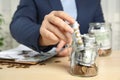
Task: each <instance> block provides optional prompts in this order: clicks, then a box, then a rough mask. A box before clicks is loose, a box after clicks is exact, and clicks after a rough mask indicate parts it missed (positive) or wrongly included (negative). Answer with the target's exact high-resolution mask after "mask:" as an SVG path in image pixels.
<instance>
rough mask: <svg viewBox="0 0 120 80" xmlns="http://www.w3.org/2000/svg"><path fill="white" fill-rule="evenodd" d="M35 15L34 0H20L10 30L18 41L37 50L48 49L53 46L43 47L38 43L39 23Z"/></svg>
mask: <svg viewBox="0 0 120 80" xmlns="http://www.w3.org/2000/svg"><path fill="white" fill-rule="evenodd" d="M37 16H38V13H37V7H36V5H35V2H34V0H20V4H19V6H18V8H17V10H16V12H15V14H14V16H13V20H12V22H11V24H10V32H11V34H12V36H13V37H14V38H15V39H16V40H17V41H18V42H19V43H21V44H24V45H26V46H27V47H29V48H31V49H34V50H35V51H38V52H40V51H48V50H50V49H51V48H52V47H53V46H49V47H45V49H44V48H43V47H42V46H39V44H38V40H39V37H40V32H39V28H40V24H38V21H37Z"/></svg>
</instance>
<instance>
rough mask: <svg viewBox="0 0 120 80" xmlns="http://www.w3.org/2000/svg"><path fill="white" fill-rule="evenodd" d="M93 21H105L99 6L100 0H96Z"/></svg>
mask: <svg viewBox="0 0 120 80" xmlns="http://www.w3.org/2000/svg"><path fill="white" fill-rule="evenodd" d="M94 15H95V16H94V18H93V22H105V20H104V15H103V11H102V7H101V0H98V4H97V7H96V11H95V14H94Z"/></svg>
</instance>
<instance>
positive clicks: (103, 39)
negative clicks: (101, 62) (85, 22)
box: [89, 23, 112, 56]
mask: <svg viewBox="0 0 120 80" xmlns="http://www.w3.org/2000/svg"><path fill="white" fill-rule="evenodd" d="M89 34H94V35H95V38H96V41H97V44H98V45H99V50H98V53H99V56H108V55H110V54H111V52H112V41H111V40H112V30H111V24H110V23H90V28H89Z"/></svg>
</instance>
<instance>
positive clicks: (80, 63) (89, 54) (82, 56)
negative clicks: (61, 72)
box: [70, 22, 98, 77]
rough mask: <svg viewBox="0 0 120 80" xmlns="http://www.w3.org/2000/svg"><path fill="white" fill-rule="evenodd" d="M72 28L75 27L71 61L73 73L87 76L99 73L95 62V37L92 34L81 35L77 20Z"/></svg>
mask: <svg viewBox="0 0 120 80" xmlns="http://www.w3.org/2000/svg"><path fill="white" fill-rule="evenodd" d="M72 28H73V29H74V34H73V44H72V48H73V51H72V53H71V63H70V68H71V69H70V72H71V74H72V75H77V76H86V77H88V76H89V77H90V76H95V75H97V71H98V69H97V66H96V63H95V59H96V57H97V48H96V45H95V37H94V36H91V35H81V34H80V31H79V24H78V23H77V22H76V23H74V24H73V25H72Z"/></svg>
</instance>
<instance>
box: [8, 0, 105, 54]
mask: <svg viewBox="0 0 120 80" xmlns="http://www.w3.org/2000/svg"><path fill="white" fill-rule="evenodd" d="M75 1H76V6H77V14H78V15H77V21H78V22H79V24H80V25H81V26H80V31H81V33H82V34H83V33H87V32H88V28H89V23H91V22H104V18H103V13H102V9H101V5H100V0H75ZM53 10H56V11H57V10H58V11H59V10H63V8H62V5H61V2H60V0H20V4H19V6H18V8H17V10H16V12H15V14H14V16H13V20H12V22H11V25H10V31H11V34H12V36H13V37H14V38H15V39H16V40H17V41H18V42H19V43H21V44H24V45H26V46H28V47H30V48H32V49H34V50H36V51H38V52H40V51H41V50H42V47H41V46H39V44H38V39H39V37H40V32H39V28H40V25H41V23H42V21H43V19H44V16H45V15H47V14H49V13H50V12H51V11H53ZM51 48H52V46H49V47H47V48H46V49H44V50H43V51H48V50H49V49H51Z"/></svg>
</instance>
